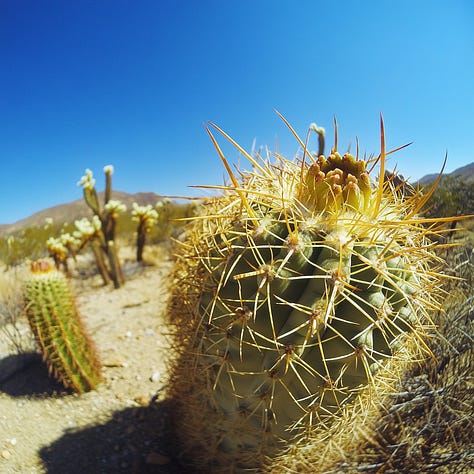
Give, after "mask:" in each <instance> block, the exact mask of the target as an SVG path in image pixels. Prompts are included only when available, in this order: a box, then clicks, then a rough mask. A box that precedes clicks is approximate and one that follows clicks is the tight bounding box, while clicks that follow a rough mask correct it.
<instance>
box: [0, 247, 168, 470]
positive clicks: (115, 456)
mask: <svg viewBox="0 0 474 474" xmlns="http://www.w3.org/2000/svg"><path fill="white" fill-rule="evenodd" d="M170 268H171V262H170V259H169V258H168V257H167V254H165V256H164V257H163V258H160V259H159V263H158V264H156V265H153V266H138V265H136V264H135V266H134V265H130V266H129V268H128V270H127V273H128V275H127V282H126V284H125V285H124V286H123V287H122V288H120V289H118V290H114V289H113V288H111V287H104V286H102V285H101V282H100V280H99V279H98V277H97V276H95V277H89V278H87V279H85V280H84V279H82V280H78V279H73V288H74V291H75V294H76V295H77V302H78V307H79V311H80V313H81V314H82V316H83V318H84V320H85V322H86V325H87V328H88V330H89V333H90V335H91V338H92V339H93V341H94V342H95V344H96V346H97V349H98V352H99V355H100V358H101V360H102V363H103V366H104V368H103V375H104V381H103V383H102V384H101V385H100V386H99V387H98V388H97V390H94V391H91V392H89V393H86V394H82V395H76V394H73V393H70V392H68V391H66V390H64V389H63V388H62V387H61V386H60V385H58V384H56V383H55V382H54V381H53V380H51V379H50V378H49V377H48V374H47V370H46V369H45V366H44V365H43V363H42V361H41V358H40V357H39V356H31V354H30V355H29V356H28V357H29V358H28V364H27V366H26V367H24V368H23V370H21V371H17V372H16V373H14V374H13V375H12V376H10V377H9V378H8V379H7V380H5V381H3V382H2V383H1V384H0V473H2V474H10V473H21V474H39V473H48V474H60V473H61V474H74V473H81V474H85V473H88V474H89V473H91V474H93V473H137V474H138V473H169V472H173V471H175V469H173V464H174V463H173V459H172V458H173V456H172V454H171V453H169V452H167V448H166V446H167V443H166V441H167V440H166V429H165V427H166V419H167V418H166V410H165V405H166V404H165V401H164V400H165V398H164V394H165V389H166V373H167V360H168V358H169V354H170V346H169V338H168V335H167V327H166V324H165V311H166V303H167V299H168V290H169V289H168V286H167V285H168V281H169V278H168V277H169V272H170ZM1 337H2V334H1V333H0V338H1ZM16 357H18V358H22V357H27V356H25V355H17V356H16Z"/></svg>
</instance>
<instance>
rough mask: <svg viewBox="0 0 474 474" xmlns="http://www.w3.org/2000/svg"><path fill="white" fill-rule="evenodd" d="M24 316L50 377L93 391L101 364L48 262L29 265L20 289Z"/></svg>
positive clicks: (67, 291)
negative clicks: (29, 272) (29, 268)
mask: <svg viewBox="0 0 474 474" xmlns="http://www.w3.org/2000/svg"><path fill="white" fill-rule="evenodd" d="M24 298H25V307H26V315H27V317H28V321H29V324H30V327H31V329H32V331H33V334H34V336H35V339H36V341H37V342H38V344H39V346H40V349H41V352H42V355H43V360H44V361H45V363H46V364H47V366H48V370H49V372H50V374H51V375H52V376H53V377H54V378H55V379H57V380H58V381H59V382H61V383H63V384H64V386H65V387H67V388H70V389H72V390H74V391H75V392H79V393H82V392H86V391H89V390H92V389H95V388H96V386H97V384H98V383H99V382H100V381H101V365H100V362H99V359H98V357H97V354H96V351H95V349H94V346H93V344H92V342H91V340H90V339H89V337H88V336H87V334H86V331H85V328H84V325H83V323H82V320H81V318H80V315H79V314H78V312H77V309H76V305H75V300H74V297H73V295H72V292H71V289H70V287H69V283H68V281H67V279H66V277H65V276H64V275H63V274H62V273H60V272H58V271H56V270H54V269H52V268H51V267H50V265H49V263H48V262H44V261H43V262H37V263H34V264H32V273H31V276H30V277H29V278H28V279H27V281H26V282H25V286H24Z"/></svg>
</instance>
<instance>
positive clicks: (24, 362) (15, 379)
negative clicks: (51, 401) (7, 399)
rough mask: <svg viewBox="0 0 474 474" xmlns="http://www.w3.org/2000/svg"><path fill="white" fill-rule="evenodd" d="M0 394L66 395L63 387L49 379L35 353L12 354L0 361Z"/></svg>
mask: <svg viewBox="0 0 474 474" xmlns="http://www.w3.org/2000/svg"><path fill="white" fill-rule="evenodd" d="M0 374H4V375H5V376H4V377H2V381H1V382H0V392H3V393H6V394H7V395H10V396H11V397H27V396H52V395H58V394H67V393H69V392H67V391H66V390H65V389H64V387H63V386H62V385H61V384H59V383H58V382H56V381H55V380H53V379H52V378H51V377H49V374H48V369H47V367H46V365H45V364H44V363H43V361H42V359H41V355H40V354H38V353H35V352H25V353H21V354H12V355H9V356H7V357H5V358H4V359H2V360H1V361H0Z"/></svg>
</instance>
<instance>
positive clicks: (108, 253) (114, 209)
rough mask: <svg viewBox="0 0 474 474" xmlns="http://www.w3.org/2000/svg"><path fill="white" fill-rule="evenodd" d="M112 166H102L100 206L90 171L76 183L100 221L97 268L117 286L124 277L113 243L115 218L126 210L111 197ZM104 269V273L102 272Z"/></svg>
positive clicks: (87, 170) (106, 278)
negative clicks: (99, 256)
mask: <svg viewBox="0 0 474 474" xmlns="http://www.w3.org/2000/svg"><path fill="white" fill-rule="evenodd" d="M113 172H114V168H113V166H112V165H107V166H105V167H104V173H105V193H104V194H105V197H104V207H103V208H101V206H100V203H99V198H98V194H97V191H96V188H95V179H94V177H93V175H92V171H91V170H89V169H86V174H85V175H84V176H83V177H82V178H81V179H80V181H79V182H78V183H77V184H78V186H82V188H83V192H84V200H85V201H86V203H87V205H88V206H89V207H90V208H91V209H92V211H93V212H94V217H96V218H97V219H99V221H100V223H101V235H100V237H99V247H98V250H99V252H100V253H101V254H102V256H101V258H99V260H98V265H99V270H100V271H101V274H102V277H103V278H104V281H105V282H107V281H109V280H112V281H113V283H114V286H115V288H119V287H120V286H121V285H122V284H123V282H124V277H123V273H122V268H121V265H120V261H119V258H118V254H117V247H116V244H115V230H116V224H117V218H118V216H119V214H120V213H121V212H124V211H125V210H126V206H125V205H124V204H122V203H121V202H120V201H116V200H113V199H112V174H113ZM96 259H97V254H96ZM106 260H107V261H108V264H109V265H108V268H105V263H104V262H105V261H106ZM104 271H105V273H104Z"/></svg>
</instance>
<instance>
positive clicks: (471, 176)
mask: <svg viewBox="0 0 474 474" xmlns="http://www.w3.org/2000/svg"><path fill="white" fill-rule="evenodd" d="M445 176H449V177H451V178H462V179H463V180H464V182H465V183H466V184H469V183H473V184H474V162H473V163H470V164H468V165H466V166H462V167H461V168H458V169H456V170H454V171H452V172H451V173H447V174H446V173H445V174H444V175H443V178H444V177H445ZM437 177H438V174H437V173H433V174H427V175H426V176H423V178H421V179H420V180H419V181H418V184H420V185H422V186H426V185H427V184H431V183H432V182H433V181H435V180H436V178H437Z"/></svg>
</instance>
